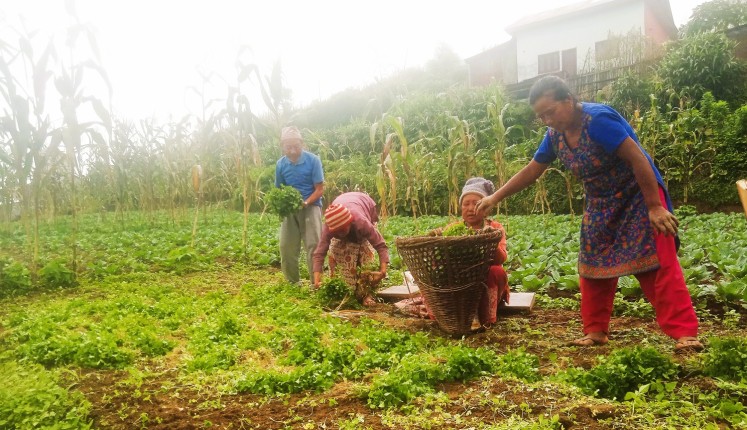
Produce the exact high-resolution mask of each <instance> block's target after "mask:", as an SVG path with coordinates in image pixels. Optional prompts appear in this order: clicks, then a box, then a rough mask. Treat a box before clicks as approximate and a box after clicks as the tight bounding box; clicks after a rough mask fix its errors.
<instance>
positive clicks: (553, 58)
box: [537, 51, 560, 75]
mask: <svg viewBox="0 0 747 430" xmlns="http://www.w3.org/2000/svg"><path fill="white" fill-rule="evenodd" d="M537 62H538V67H537V73H538V74H540V75H543V74H545V73H550V72H557V71H559V70H560V52H558V51H556V52H550V53H549V54H542V55H540V56H538V57H537Z"/></svg>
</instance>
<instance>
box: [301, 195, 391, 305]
mask: <svg viewBox="0 0 747 430" xmlns="http://www.w3.org/2000/svg"><path fill="white" fill-rule="evenodd" d="M378 221H379V214H378V213H377V211H376V203H375V202H374V201H373V199H372V198H371V197H369V196H368V194H365V193H357V192H352V193H344V194H341V195H340V196H339V197H337V198H336V199H335V200H334V201H333V202H332V204H331V205H330V206H329V208H327V210H326V211H325V212H324V222H325V223H324V226H323V227H322V235H321V238H320V239H319V244H318V245H317V247H316V250H315V251H314V256H313V270H314V287H317V288H318V287H319V285H320V284H321V281H322V270H323V269H324V258H325V257H326V255H327V251H329V254H330V255H329V271H330V276H335V273H336V270H337V269H338V266H339V269H340V272H341V275H342V279H344V280H345V282H347V283H348V285H350V286H352V287H353V288H355V296H356V298H357V299H358V301H360V302H361V303H363V304H364V305H366V306H370V305H373V304H374V303H375V302H374V299H373V298H372V297H371V291H370V290H371V288H373V287H374V286H375V285H377V284H378V283H379V282H380V281H381V280H382V279H384V277H385V276H386V268H387V265H388V264H389V249H388V248H387V246H386V242H385V241H384V237H382V236H381V233H379V231H378V230H377V229H376V223H377V222H378ZM374 252H376V253H378V255H379V270H378V271H372V272H361V269H362V268H364V267H365V266H366V265H367V264H369V263H372V262H374Z"/></svg>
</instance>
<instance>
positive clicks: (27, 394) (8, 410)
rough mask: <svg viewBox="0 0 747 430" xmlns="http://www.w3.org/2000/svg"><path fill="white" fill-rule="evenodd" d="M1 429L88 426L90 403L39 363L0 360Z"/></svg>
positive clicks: (81, 427)
mask: <svg viewBox="0 0 747 430" xmlns="http://www.w3.org/2000/svg"><path fill="white" fill-rule="evenodd" d="M0 374H2V375H3V383H2V384H0V428H6V429H40V428H45V429H60V430H63V429H70V430H73V429H89V428H91V426H92V424H93V421H92V420H91V418H89V413H90V410H91V404H90V403H89V402H88V401H87V400H86V399H85V397H84V396H83V394H81V393H80V392H75V391H68V390H67V389H65V388H64V387H62V386H60V382H59V380H58V379H59V378H58V377H57V375H56V374H55V373H52V372H49V371H46V370H45V369H44V368H43V367H42V366H38V365H28V364H26V365H20V364H18V363H16V362H13V361H10V362H0Z"/></svg>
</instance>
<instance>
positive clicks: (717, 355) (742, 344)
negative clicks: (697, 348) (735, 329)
mask: <svg viewBox="0 0 747 430" xmlns="http://www.w3.org/2000/svg"><path fill="white" fill-rule="evenodd" d="M703 371H704V372H705V373H706V374H707V375H710V376H713V377H715V378H724V379H728V380H731V381H740V380H742V381H744V380H747V340H745V339H743V338H734V337H729V338H718V337H714V338H711V339H709V340H708V351H707V353H706V356H705V359H704V360H703Z"/></svg>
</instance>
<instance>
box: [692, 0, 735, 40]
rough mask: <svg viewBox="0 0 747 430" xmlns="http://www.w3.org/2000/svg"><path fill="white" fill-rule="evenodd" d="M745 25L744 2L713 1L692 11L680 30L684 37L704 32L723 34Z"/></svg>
mask: <svg viewBox="0 0 747 430" xmlns="http://www.w3.org/2000/svg"><path fill="white" fill-rule="evenodd" d="M744 24H747V2H745V1H744V0H713V1H709V2H706V3H703V4H701V5H699V6H697V7H695V9H694V10H693V14H692V16H691V17H690V20H689V21H688V22H687V24H685V26H684V27H683V28H682V33H683V34H684V35H685V36H693V35H695V34H699V33H706V32H723V31H725V30H728V29H730V28H732V27H737V26H740V25H744Z"/></svg>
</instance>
